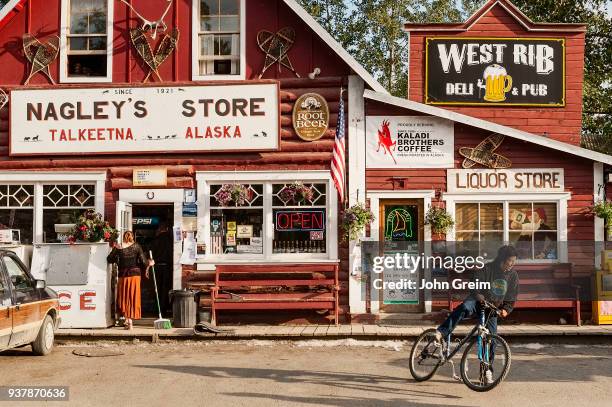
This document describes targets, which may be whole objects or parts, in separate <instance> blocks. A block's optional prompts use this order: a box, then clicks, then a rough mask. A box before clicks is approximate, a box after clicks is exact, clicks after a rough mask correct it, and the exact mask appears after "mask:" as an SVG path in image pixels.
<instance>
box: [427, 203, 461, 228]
mask: <svg viewBox="0 0 612 407" xmlns="http://www.w3.org/2000/svg"><path fill="white" fill-rule="evenodd" d="M425 224H426V225H430V226H431V232H432V233H433V234H435V235H443V234H446V233H448V231H449V230H451V229H452V228H453V226H455V221H454V220H453V217H452V216H451V215H450V213H448V212H447V211H446V209H444V208H442V207H439V206H433V205H432V206H430V207H429V209H428V210H427V213H426V214H425Z"/></svg>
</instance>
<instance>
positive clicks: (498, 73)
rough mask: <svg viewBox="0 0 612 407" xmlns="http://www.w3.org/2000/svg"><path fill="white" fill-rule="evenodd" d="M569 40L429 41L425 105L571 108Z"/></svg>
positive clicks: (455, 39)
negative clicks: (567, 71)
mask: <svg viewBox="0 0 612 407" xmlns="http://www.w3.org/2000/svg"><path fill="white" fill-rule="evenodd" d="M564 41H565V40H564V39H561V38H457V37H433V38H427V39H426V72H425V103H427V104H432V105H436V104H440V105H489V106H494V105H506V106H508V105H515V106H543V107H556V106H565V42H564Z"/></svg>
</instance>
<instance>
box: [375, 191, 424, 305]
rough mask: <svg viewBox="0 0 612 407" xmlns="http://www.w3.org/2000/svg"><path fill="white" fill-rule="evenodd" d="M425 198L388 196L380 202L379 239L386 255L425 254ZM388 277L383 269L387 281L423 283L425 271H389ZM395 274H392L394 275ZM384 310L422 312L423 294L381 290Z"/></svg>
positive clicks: (409, 291) (408, 291) (402, 290)
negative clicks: (396, 198)
mask: <svg viewBox="0 0 612 407" xmlns="http://www.w3.org/2000/svg"><path fill="white" fill-rule="evenodd" d="M423 206H424V203H423V200H422V199H402V200H391V199H388V200H387V199H385V200H381V201H380V205H379V211H380V212H379V217H378V219H379V229H378V230H379V231H380V236H379V241H380V242H381V254H382V255H384V256H395V255H396V254H397V253H400V254H401V255H402V256H403V254H404V253H407V254H408V255H409V256H411V255H414V256H418V255H420V254H421V253H422V242H423V222H424V212H423ZM386 272H387V279H386V280H385V275H384V274H385V273H384V272H383V281H399V279H401V278H406V279H410V280H413V281H415V282H416V284H417V285H418V284H420V281H421V278H422V276H423V270H421V269H417V270H416V272H415V273H413V274H411V273H409V272H408V271H407V270H405V269H403V270H387V271H386ZM391 274H392V275H391ZM379 292H380V302H381V311H383V312H422V311H423V293H422V291H421V290H418V289H415V290H411V289H408V288H406V289H401V290H398V289H385V290H380V291H379Z"/></svg>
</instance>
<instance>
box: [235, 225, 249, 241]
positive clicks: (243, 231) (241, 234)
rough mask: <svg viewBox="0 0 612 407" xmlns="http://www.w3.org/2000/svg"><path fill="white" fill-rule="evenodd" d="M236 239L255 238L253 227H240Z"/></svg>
mask: <svg viewBox="0 0 612 407" xmlns="http://www.w3.org/2000/svg"><path fill="white" fill-rule="evenodd" d="M236 237H237V238H238V239H250V238H251V237H253V225H238V229H237V230H236Z"/></svg>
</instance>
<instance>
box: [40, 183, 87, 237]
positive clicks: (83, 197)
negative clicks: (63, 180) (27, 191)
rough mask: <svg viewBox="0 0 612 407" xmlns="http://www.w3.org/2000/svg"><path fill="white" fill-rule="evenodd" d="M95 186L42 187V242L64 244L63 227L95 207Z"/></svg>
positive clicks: (51, 185)
mask: <svg viewBox="0 0 612 407" xmlns="http://www.w3.org/2000/svg"><path fill="white" fill-rule="evenodd" d="M95 190H96V187H95V185H93V184H91V185H82V184H77V185H63V184H58V185H56V184H49V185H43V242H45V243H65V236H66V232H65V231H66V229H65V226H58V225H71V224H73V223H75V222H76V221H77V219H78V218H79V216H81V214H83V213H84V212H85V210H87V209H94V206H95Z"/></svg>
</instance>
